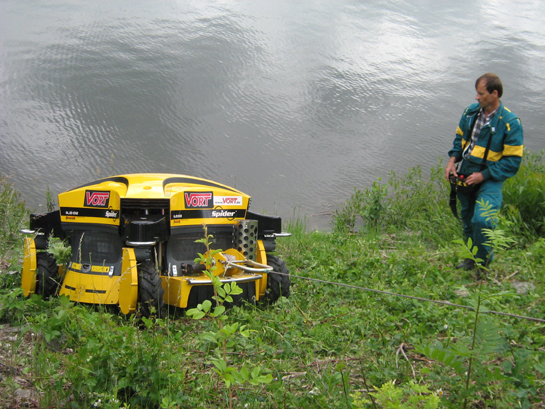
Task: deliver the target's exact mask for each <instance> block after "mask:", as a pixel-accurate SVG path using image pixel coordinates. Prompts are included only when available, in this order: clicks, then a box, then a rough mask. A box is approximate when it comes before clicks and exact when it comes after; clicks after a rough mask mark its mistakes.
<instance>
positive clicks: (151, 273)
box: [138, 261, 165, 317]
mask: <svg viewBox="0 0 545 409" xmlns="http://www.w3.org/2000/svg"><path fill="white" fill-rule="evenodd" d="M164 293H165V290H163V287H161V278H160V277H159V273H158V272H157V270H156V269H155V265H154V264H153V262H151V261H144V262H143V263H141V264H140V265H139V266H138V305H139V307H140V313H141V314H142V315H143V316H144V317H149V316H150V315H151V310H152V308H154V309H155V315H156V316H157V317H160V316H161V314H162V313H163V309H164V306H165V303H164V301H163V294H164Z"/></svg>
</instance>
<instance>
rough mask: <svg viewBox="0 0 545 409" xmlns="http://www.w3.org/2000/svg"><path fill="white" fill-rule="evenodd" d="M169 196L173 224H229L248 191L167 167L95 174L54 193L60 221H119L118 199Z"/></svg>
mask: <svg viewBox="0 0 545 409" xmlns="http://www.w3.org/2000/svg"><path fill="white" fill-rule="evenodd" d="M125 198H126V199H144V200H145V199H169V200H170V224H171V226H172V227H182V226H194V225H200V224H202V223H206V224H233V222H234V220H242V219H244V218H245V217H246V212H247V210H248V206H249V203H250V196H249V195H247V194H245V193H242V192H241V191H239V190H237V189H234V188H232V187H229V186H227V185H223V184H220V183H216V182H213V181H210V180H206V179H202V178H196V177H193V176H187V175H175V174H168V173H135V174H128V175H118V176H111V177H108V178H104V179H100V180H96V181H94V182H91V183H88V184H86V185H83V186H79V187H76V188H74V189H71V190H69V191H67V192H64V193H61V194H59V197H58V199H59V207H60V217H61V222H62V223H93V224H100V225H111V226H119V224H120V214H121V211H120V210H121V199H125Z"/></svg>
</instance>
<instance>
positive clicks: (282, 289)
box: [265, 255, 291, 304]
mask: <svg viewBox="0 0 545 409" xmlns="http://www.w3.org/2000/svg"><path fill="white" fill-rule="evenodd" d="M267 264H268V265H269V266H271V267H272V268H273V271H272V272H270V273H269V274H268V276H267V292H266V294H265V302H266V303H268V304H272V303H275V302H276V301H278V299H279V298H280V297H286V298H287V297H289V296H290V283H291V280H290V276H289V274H290V271H289V270H288V268H287V267H286V263H284V261H283V260H281V259H280V258H278V257H276V256H270V255H267ZM277 273H281V274H277Z"/></svg>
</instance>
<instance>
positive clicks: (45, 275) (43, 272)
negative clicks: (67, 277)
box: [34, 252, 59, 300]
mask: <svg viewBox="0 0 545 409" xmlns="http://www.w3.org/2000/svg"><path fill="white" fill-rule="evenodd" d="M58 288H59V267H58V266H57V260H56V259H55V257H54V256H53V254H51V253H46V252H40V253H37V254H36V289H35V291H34V292H35V293H36V294H38V295H41V296H42V298H43V299H44V300H47V299H49V297H50V296H52V295H55V294H56V293H57V290H58Z"/></svg>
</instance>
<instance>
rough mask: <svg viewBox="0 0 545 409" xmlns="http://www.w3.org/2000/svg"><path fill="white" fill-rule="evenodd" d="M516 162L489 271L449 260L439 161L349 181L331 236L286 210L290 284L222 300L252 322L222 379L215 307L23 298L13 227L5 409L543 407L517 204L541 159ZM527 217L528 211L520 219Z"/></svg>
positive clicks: (5, 279)
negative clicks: (261, 300)
mask: <svg viewBox="0 0 545 409" xmlns="http://www.w3.org/2000/svg"><path fill="white" fill-rule="evenodd" d="M526 165H527V166H526V167H525V169H523V170H522V171H521V173H520V174H519V175H517V180H516V181H514V182H516V183H513V185H506V188H505V201H506V207H505V209H504V212H503V215H502V218H501V219H500V224H499V227H498V229H497V230H498V231H501V232H503V236H502V237H503V238H504V239H503V240H501V241H498V243H497V244H498V247H497V251H496V258H495V261H494V263H493V264H492V265H491V269H490V271H489V272H488V273H487V274H486V277H485V278H484V279H477V277H476V275H475V274H474V272H460V271H459V270H456V269H455V268H454V266H455V265H456V264H457V262H458V261H459V260H460V258H463V254H464V251H465V250H464V245H463V244H460V243H454V242H453V241H454V240H458V239H460V238H461V231H460V226H459V224H458V222H457V221H456V220H455V219H454V218H453V217H452V215H451V214H450V210H449V209H448V207H447V200H448V186H446V184H445V183H444V182H443V180H442V177H441V169H442V168H441V166H439V165H438V166H437V168H435V169H432V170H431V172H430V176H429V177H423V176H422V172H421V170H420V169H418V168H416V169H412V170H411V171H409V172H408V174H406V175H402V176H400V177H397V176H395V175H392V177H391V178H390V179H389V183H388V184H387V185H385V184H382V183H381V182H380V181H377V182H376V183H375V184H374V185H373V186H371V187H370V188H368V189H366V190H364V191H360V190H355V191H354V194H353V196H352V197H351V198H350V199H349V200H347V202H346V203H345V205H344V206H343V207H342V208H339V209H337V210H336V212H335V213H334V215H333V217H332V231H331V232H330V233H324V232H317V231H311V232H309V231H306V226H305V221H304V220H297V221H291V222H288V223H286V225H285V228H284V229H285V230H287V231H290V232H291V233H292V234H293V235H292V236H291V237H289V238H282V239H279V240H278V249H277V255H278V256H280V257H281V258H283V259H284V260H285V261H286V264H287V265H288V266H289V268H290V271H291V274H292V287H291V290H292V291H291V296H290V297H289V298H288V299H281V300H280V301H279V302H278V303H276V304H275V305H272V306H257V307H256V306H252V305H245V306H243V307H234V308H231V309H229V310H228V313H227V317H228V318H227V321H226V323H228V324H229V325H234V324H237V325H238V326H239V327H238V328H240V326H245V327H244V331H246V330H249V332H248V333H245V334H244V335H242V334H241V333H240V332H239V333H238V334H235V335H233V336H232V338H231V339H230V341H232V344H229V346H228V350H227V355H226V356H227V357H228V359H227V362H226V363H227V365H228V366H229V367H230V368H233V373H235V374H238V375H237V376H240V377H239V378H236V377H235V380H234V381H233V383H232V388H231V390H230V388H229V387H228V386H227V384H226V382H225V381H226V378H225V376H222V375H221V374H219V373H218V370H219V368H218V366H217V365H216V364H215V363H214V362H216V363H217V362H218V361H217V358H218V349H217V345H216V344H215V343H214V342H212V340H211V336H210V334H212V333H215V331H217V326H216V325H217V324H216V322H215V321H214V320H213V319H210V318H208V319H202V320H191V319H189V318H188V317H186V316H185V314H184V313H183V312H181V311H170V314H169V315H168V316H167V317H166V318H164V319H152V320H145V321H143V322H142V321H139V320H135V319H131V318H123V317H121V316H119V315H117V314H112V313H110V312H109V311H107V310H105V309H101V308H98V309H91V308H89V307H87V306H82V305H74V304H73V303H69V302H68V301H67V300H65V299H56V298H54V299H52V300H50V301H43V300H41V299H39V298H38V297H32V298H30V299H24V298H23V297H22V295H21V293H20V291H19V290H18V288H20V286H19V282H18V280H19V281H20V275H19V274H18V273H15V274H6V272H9V271H13V272H18V271H20V250H19V249H18V248H19V247H17V246H18V245H19V243H17V242H16V241H17V240H19V239H18V238H17V237H18V236H17V235H12V236H10V237H12V238H11V239H9V240H10V244H9V246H8V245H6V246H5V247H6V248H5V249H4V253H3V254H8V256H4V262H3V263H2V274H1V275H0V304H2V306H1V307H0V323H1V325H2V327H1V332H0V344H1V345H0V357H1V360H0V363H1V365H0V376H1V383H0V388H1V389H2V390H1V393H0V406H2V407H7V408H17V407H59V408H64V407H79V408H88V407H103V408H120V407H127V408H128V407H129V406H130V407H131V408H148V407H151V408H155V407H157V408H159V407H161V408H169V407H180V408H199V407H202V408H216V407H217V408H220V407H228V405H229V402H231V403H232V404H233V407H241V408H242V407H244V408H306V407H312V408H381V407H399V408H401V407H403V408H411V407H414V408H417V407H424V406H423V405H424V403H426V404H427V405H428V406H426V407H429V408H434V407H445V408H461V407H467V408H483V407H489V408H492V407H493V408H512V407H526V408H530V407H532V408H539V407H543V402H544V401H545V392H544V385H545V376H544V373H545V359H544V356H545V353H544V352H545V323H543V322H541V321H539V320H542V319H543V318H545V303H544V298H543V297H544V296H543V294H544V293H545V292H544V290H545V282H544V277H543V261H544V260H545V241H544V239H543V237H540V236H539V234H538V233H536V228H537V229H539V228H540V226H539V225H537V223H538V222H539V219H538V217H537V216H536V214H538V213H536V212H539V211H541V210H540V209H539V208H538V206H537V205H531V206H530V207H531V209H529V210H526V207H525V206H527V204H531V203H532V200H534V199H535V200H536V201H537V202H538V203H539V200H540V198H539V194H540V193H539V192H535V191H534V190H532V189H535V186H536V184H538V183H541V184H543V182H541V179H542V178H541V176H540V174H542V172H543V170H544V165H543V156H536V157H535V158H534V159H533V160H531V161H530V160H527V161H526ZM534 176H535V177H534ZM541 186H542V185H541ZM521 189H523V192H524V194H523V195H522V197H519V198H518V199H517V192H519V194H518V196H521V195H520V191H521ZM524 189H527V190H526V191H524ZM542 191H545V189H543V190H542ZM6 197H8V196H6ZM9 197H11V198H14V197H15V196H14V195H13V194H11V196H9ZM511 198H514V199H515V200H511ZM517 200H518V201H517ZM542 202H543V201H542ZM5 208H11V209H12V211H11V213H10V214H11V216H12V217H15V215H18V216H17V217H19V215H20V216H21V218H20V220H21V222H22V223H24V217H23V216H24V215H23V214H19V213H18V212H15V211H14V210H13V209H14V207H13V206H7V207H5ZM17 209H18V211H21V207H17ZM521 209H522V211H521ZM515 210H517V211H515ZM530 210H531V211H533V212H534V213H533V215H527V214H526V213H527V212H528V211H530ZM527 218H530V219H532V218H534V219H535V223H534V224H533V225H532V226H530V225H528V223H526V227H524V223H523V221H524V220H528V219H527ZM15 224H16V223H12V225H13V226H14V225H15ZM529 229H531V230H529ZM537 231H539V230H537ZM505 238H511V239H513V240H514V242H509V241H508V240H505ZM12 240H15V242H13V241H12ZM10 246H11V247H10ZM18 263H19V264H18ZM498 314H503V315H498ZM531 318H536V319H538V320H537V321H536V320H531ZM245 368H246V369H245ZM256 368H257V369H256ZM245 371H248V376H247V377H246V378H245V374H246V372H245ZM220 372H221V371H220ZM253 373H256V374H257V373H260V374H261V375H260V376H263V377H259V378H258V377H253V375H252V374H253ZM251 380H253V381H254V382H251ZM375 388H377V389H375ZM373 391H374V392H373ZM230 392H231V393H230ZM369 392H373V395H371V394H369ZM387 399H389V401H390V402H391V403H390V406H387V405H386V403H384V402H385V401H386V400H387ZM392 402H393V403H392ZM396 402H397V403H396ZM411 402H412V403H411ZM418 402H420V403H418ZM419 404H420V405H422V406H418V405H419ZM25 405H26V406H25ZM411 405H412V406H411Z"/></svg>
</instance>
